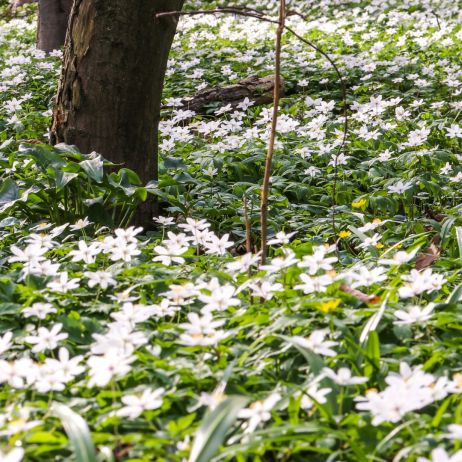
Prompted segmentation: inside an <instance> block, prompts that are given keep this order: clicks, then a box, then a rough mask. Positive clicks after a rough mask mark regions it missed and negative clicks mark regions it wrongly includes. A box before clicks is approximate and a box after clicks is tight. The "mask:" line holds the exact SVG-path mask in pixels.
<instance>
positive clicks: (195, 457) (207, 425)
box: [188, 396, 248, 462]
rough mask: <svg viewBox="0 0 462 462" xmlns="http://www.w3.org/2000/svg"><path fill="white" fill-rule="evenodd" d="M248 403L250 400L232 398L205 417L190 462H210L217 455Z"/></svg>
mask: <svg viewBox="0 0 462 462" xmlns="http://www.w3.org/2000/svg"><path fill="white" fill-rule="evenodd" d="M247 402H248V399H247V398H245V397H243V396H230V397H229V398H226V399H225V400H224V401H222V402H221V403H220V404H219V405H218V406H217V407H216V408H215V409H214V410H213V411H212V412H210V413H209V414H207V415H206V416H205V417H204V419H203V421H202V424H201V426H200V427H199V429H198V430H197V432H196V436H195V438H194V443H193V446H192V449H191V455H190V456H189V459H188V462H209V461H210V460H211V459H212V457H214V456H215V455H216V453H217V452H218V450H219V448H220V446H221V445H222V444H223V442H224V441H225V437H226V434H227V432H228V430H229V429H230V427H231V426H232V425H233V424H234V422H235V421H236V419H237V415H238V413H239V411H240V410H241V409H242V408H243V407H244V406H245V405H246V404H247Z"/></svg>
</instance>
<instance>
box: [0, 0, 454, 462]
mask: <svg viewBox="0 0 462 462" xmlns="http://www.w3.org/2000/svg"><path fill="white" fill-rule="evenodd" d="M316 3H317V4H318V7H312V8H303V11H302V12H303V13H304V14H306V17H305V18H302V17H300V16H297V15H291V16H290V17H289V18H288V25H289V26H290V27H291V28H292V29H293V30H294V31H295V32H296V33H297V34H299V35H300V36H302V37H303V38H305V39H307V40H309V41H310V42H311V43H312V44H314V45H315V46H316V47H317V48H318V50H321V51H322V52H323V53H319V51H317V50H316V49H315V48H313V47H310V46H309V45H307V44H306V43H305V42H303V41H300V40H299V39H297V38H296V37H295V36H294V35H293V34H291V33H289V32H287V33H286V34H285V36H284V42H283V51H282V61H283V65H282V67H283V77H284V81H285V96H284V97H283V99H282V101H281V111H280V112H281V114H280V119H279V123H278V141H277V149H276V153H275V159H274V163H273V171H272V177H271V194H270V204H269V206H270V207H269V229H270V242H269V243H270V253H269V258H268V260H267V262H266V264H264V265H261V263H260V256H259V255H258V249H259V245H260V243H259V236H260V232H259V223H260V213H259V204H260V193H261V183H262V177H263V169H264V162H265V155H266V150H267V144H268V138H269V126H270V122H271V107H270V106H268V105H267V106H261V105H260V106H257V105H252V104H251V102H248V101H242V102H241V103H240V104H239V106H237V107H232V106H229V107H227V106H224V107H220V106H219V105H214V106H210V107H208V108H207V111H206V114H203V115H198V114H193V113H191V112H190V111H188V109H187V104H186V103H185V98H190V97H193V96H194V95H195V94H196V92H197V91H198V90H200V89H204V88H208V87H213V86H226V85H231V84H235V83H237V82H239V81H241V80H243V79H245V78H247V77H249V76H252V75H256V76H260V77H264V76H267V75H272V74H273V73H274V36H275V27H274V25H271V24H268V23H264V22H261V21H258V20H256V19H252V18H242V17H237V16H234V15H233V16H225V15H217V16H211V15H204V16H195V17H183V18H182V19H181V21H180V25H179V30H178V35H177V38H176V41H175V44H174V47H173V50H172V56H171V60H170V63H169V69H168V73H167V81H166V87H165V99H164V107H163V110H162V122H161V133H162V137H161V141H160V143H161V165H160V176H159V181H156V182H151V183H150V184H149V185H141V184H139V182H138V180H137V176H136V174H135V173H134V172H131V171H128V170H126V169H123V168H121V169H120V170H119V171H118V172H115V173H114V172H112V173H110V172H108V170H107V168H106V166H107V165H108V162H106V161H105V160H104V159H102V158H101V156H99V155H98V154H96V153H92V154H89V153H83V154H82V153H79V152H78V151H77V149H75V148H74V147H71V146H66V145H58V146H56V147H54V148H53V147H51V146H49V145H47V144H46V140H47V127H48V126H49V123H50V117H51V99H52V97H53V95H54V93H55V91H56V85H57V79H58V76H59V71H60V64H61V60H60V58H61V52H55V53H53V54H52V55H51V56H44V54H43V53H41V52H38V51H37V50H36V49H35V44H34V39H35V28H36V24H35V22H34V18H35V11H34V7H33V6H27V7H25V8H24V9H23V10H21V11H22V12H21V13H20V17H18V18H13V19H11V20H8V21H5V20H3V22H0V237H1V240H0V383H1V384H2V387H1V388H0V450H1V451H3V452H4V453H5V454H6V453H8V454H9V456H10V457H11V459H3V458H2V456H1V455H0V460H8V461H18V460H21V458H24V460H31V461H44V462H45V461H50V460H54V461H61V460H71V459H72V457H73V455H72V453H73V452H74V453H75V457H77V460H79V461H87V462H89V461H96V460H99V461H104V460H107V461H112V460H117V461H118V460H125V461H132V462H134V461H153V460H155V461H168V462H175V461H177V462H180V461H185V460H189V461H190V462H195V461H202V462H205V461H209V460H214V461H218V460H223V461H225V460H228V461H237V462H245V461H257V462H258V461H261V462H270V461H281V462H282V461H294V462H305V461H307V460H309V461H310V462H362V461H376V462H390V461H393V462H400V461H409V462H416V461H417V462H425V461H433V462H448V461H452V462H457V461H462V450H461V449H460V447H461V441H462V395H461V392H462V363H461V348H462V336H461V330H462V302H461V298H462V279H461V269H462V217H461V212H462V202H461V197H462V194H461V191H460V190H461V188H460V184H461V181H462V151H461V139H462V122H461V121H460V114H461V112H462V62H461V56H462V27H461V20H462V13H461V11H462V10H461V9H460V8H459V6H458V5H457V2H454V1H450V0H447V1H445V0H441V1H436V2H430V1H412V0H406V1H401V0H399V1H398V0H387V1H381V2H376V1H372V2H362V3H357V4H352V3H349V4H348V5H346V6H343V7H342V6H341V5H339V4H338V3H339V2H338V1H335V0H326V1H323V2H316ZM319 5H320V6H319ZM0 21H1V20H0ZM326 54H327V55H328V57H329V58H330V60H331V61H333V62H334V63H335V64H336V66H337V67H338V73H337V72H336V71H335V69H334V68H333V67H332V65H331V63H330V62H329V60H328V59H326V56H325V55H326ZM339 74H340V76H341V77H339ZM342 82H344V86H345V90H346V98H345V97H344V95H343V85H342ZM345 136H346V138H345ZM344 138H345V139H344ZM150 194H153V195H155V196H156V197H157V198H158V200H159V202H160V206H161V216H160V217H157V218H154V223H155V224H156V225H157V230H156V231H153V232H143V231H142V230H141V229H138V228H133V227H129V219H130V217H131V215H132V213H133V210H134V207H135V206H136V204H137V203H139V201H140V200H144V199H145V198H146V197H147V196H148V195H150ZM249 250H250V251H249ZM60 404H61V406H60ZM62 405H64V407H63V406H62ZM71 409H72V411H71ZM77 415H80V416H81V417H82V418H83V420H84V421H85V422H86V424H87V425H88V428H89V430H90V432H91V436H90V434H89V433H88V431H87V427H86V425H85V424H84V423H83V421H82V420H80V419H79V418H78V416H77ZM59 419H61V422H62V423H60V420H59ZM62 425H64V428H65V430H66V431H65V430H64V429H63V427H62ZM215 425H216V426H217V428H218V430H217V431H214V428H215V427H214V426H215ZM198 429H200V430H198ZM198 434H199V435H200V436H201V438H197V437H196V435H198ZM68 438H69V439H70V440H71V441H72V442H73V443H74V446H72V445H69V440H68ZM76 442H80V444H81V445H80V446H79V445H78V444H77V445H76ZM93 445H94V446H93ZM95 448H96V452H95ZM212 457H214V458H213V459H212Z"/></svg>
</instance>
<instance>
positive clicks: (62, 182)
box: [56, 170, 79, 191]
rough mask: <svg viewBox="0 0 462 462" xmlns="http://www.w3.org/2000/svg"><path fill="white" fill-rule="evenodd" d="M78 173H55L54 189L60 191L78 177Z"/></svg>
mask: <svg viewBox="0 0 462 462" xmlns="http://www.w3.org/2000/svg"><path fill="white" fill-rule="evenodd" d="M78 176H79V174H78V173H71V172H63V171H62V170H57V171H56V189H57V190H58V191H60V190H61V189H63V188H64V187H65V186H66V185H67V184H68V183H70V182H71V181H72V180H73V179H74V178H76V177H78Z"/></svg>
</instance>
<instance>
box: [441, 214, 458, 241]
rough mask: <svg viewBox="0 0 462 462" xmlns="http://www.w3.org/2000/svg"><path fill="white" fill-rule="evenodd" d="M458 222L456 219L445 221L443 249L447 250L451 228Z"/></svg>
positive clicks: (442, 228) (442, 237) (442, 232)
mask: <svg viewBox="0 0 462 462" xmlns="http://www.w3.org/2000/svg"><path fill="white" fill-rule="evenodd" d="M455 221H456V217H449V218H447V219H446V220H444V223H443V226H441V247H442V248H445V247H446V244H447V243H448V239H449V236H450V234H451V228H452V226H453V224H454V222H455Z"/></svg>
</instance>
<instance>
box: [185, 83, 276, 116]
mask: <svg viewBox="0 0 462 462" xmlns="http://www.w3.org/2000/svg"><path fill="white" fill-rule="evenodd" d="M281 92H284V81H281ZM273 93H274V75H269V76H266V77H258V76H255V75H254V76H251V77H247V78H246V79H244V80H241V81H240V82H239V83H237V84H235V85H230V86H227V87H214V88H208V89H205V90H202V91H200V92H198V93H197V94H196V95H195V96H194V97H193V98H192V99H189V100H183V107H184V108H185V109H189V110H191V111H194V112H196V113H198V114H206V113H208V112H213V111H214V110H215V109H216V108H217V103H221V105H223V106H224V105H227V104H231V106H233V107H236V106H237V105H238V104H239V103H240V102H242V101H243V100H244V99H245V98H248V99H250V100H251V101H253V103H254V104H255V105H261V104H268V103H271V102H272V101H273Z"/></svg>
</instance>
